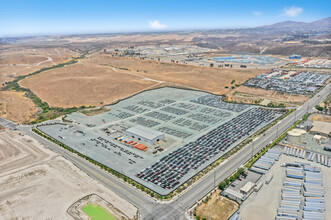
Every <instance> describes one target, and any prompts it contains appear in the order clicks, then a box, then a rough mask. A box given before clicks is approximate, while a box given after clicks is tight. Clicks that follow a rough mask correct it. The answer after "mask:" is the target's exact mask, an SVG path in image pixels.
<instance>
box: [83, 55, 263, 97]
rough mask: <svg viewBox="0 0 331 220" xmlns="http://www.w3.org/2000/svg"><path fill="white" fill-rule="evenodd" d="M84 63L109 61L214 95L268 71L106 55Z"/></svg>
mask: <svg viewBox="0 0 331 220" xmlns="http://www.w3.org/2000/svg"><path fill="white" fill-rule="evenodd" d="M85 62H90V63H98V64H108V65H111V66H113V67H117V68H121V69H122V71H126V70H125V69H128V70H130V71H129V72H130V73H131V74H134V75H140V76H145V77H148V78H151V79H154V80H159V81H164V82H169V83H175V84H179V85H184V86H188V87H192V88H195V89H200V90H204V91H208V92H212V93H215V94H224V93H226V92H227V91H229V90H228V89H226V88H224V87H225V86H228V87H231V86H232V85H231V81H232V80H233V79H234V80H235V83H236V84H241V83H243V82H245V81H246V80H247V79H249V78H252V77H254V76H256V75H259V74H261V73H264V72H265V71H266V70H243V69H221V68H217V67H215V68H208V67H198V66H192V65H185V64H173V63H164V62H156V61H150V60H141V59H136V58H121V57H111V56H110V55H106V54H99V55H95V56H92V57H91V58H89V59H87V60H86V61H85ZM126 72H128V71H126Z"/></svg>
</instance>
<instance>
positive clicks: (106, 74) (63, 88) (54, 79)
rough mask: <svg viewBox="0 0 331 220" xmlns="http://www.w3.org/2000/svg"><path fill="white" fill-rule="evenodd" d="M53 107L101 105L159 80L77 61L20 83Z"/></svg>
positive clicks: (151, 85) (153, 84) (133, 92)
mask: <svg viewBox="0 0 331 220" xmlns="http://www.w3.org/2000/svg"><path fill="white" fill-rule="evenodd" d="M20 84H21V86H23V87H26V88H29V89H31V90H32V91H33V92H35V93H36V94H37V95H38V96H39V97H40V98H41V99H42V100H44V101H46V102H48V103H49V104H50V105H51V106H57V107H74V106H76V107H79V106H82V105H86V106H89V105H93V106H100V105H103V104H107V103H111V102H113V101H114V100H117V99H120V98H124V97H126V96H129V95H132V94H135V93H137V92H139V91H141V90H144V89H147V88H149V87H153V86H155V85H157V84H159V82H155V81H150V80H147V79H145V78H144V77H141V76H133V75H130V74H126V73H122V72H116V71H114V70H113V69H112V68H110V67H107V66H101V65H97V64H90V63H77V64H73V65H69V66H65V67H63V68H57V69H53V70H49V71H45V72H42V73H40V74H37V75H34V76H30V77H28V78H26V79H24V80H22V81H21V82H20Z"/></svg>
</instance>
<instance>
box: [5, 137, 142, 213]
mask: <svg viewBox="0 0 331 220" xmlns="http://www.w3.org/2000/svg"><path fill="white" fill-rule="evenodd" d="M93 193H95V194H98V195H100V196H101V197H102V198H104V199H105V200H107V201H108V202H110V203H111V204H112V205H114V207H116V208H117V209H118V210H120V211H121V212H123V213H125V214H126V215H127V216H129V217H130V218H133V216H134V215H135V214H136V212H137V209H136V208H135V207H134V206H132V205H131V204H129V203H128V202H126V201H125V200H123V199H122V198H120V197H118V196H117V195H116V194H115V193H114V192H112V191H110V190H108V189H107V188H105V187H104V186H102V185H101V184H99V183H98V182H96V181H95V180H93V179H92V178H90V177H89V176H88V175H87V174H85V173H84V172H82V171H81V170H79V169H78V168H77V167H75V166H74V165H72V164H71V163H69V162H68V161H67V160H65V159H64V158H62V157H60V156H58V155H57V154H55V153H53V152H51V151H49V150H47V149H45V148H44V147H43V146H41V145H40V144H39V143H38V142H37V141H35V140H34V139H32V138H30V137H28V136H26V135H25V136H21V135H19V133H18V132H14V131H9V130H5V131H2V132H0V216H1V219H72V218H71V217H70V216H69V215H68V214H67V209H68V208H69V207H70V205H72V204H73V203H75V202H76V201H77V200H79V199H80V198H82V197H84V196H86V195H88V194H93Z"/></svg>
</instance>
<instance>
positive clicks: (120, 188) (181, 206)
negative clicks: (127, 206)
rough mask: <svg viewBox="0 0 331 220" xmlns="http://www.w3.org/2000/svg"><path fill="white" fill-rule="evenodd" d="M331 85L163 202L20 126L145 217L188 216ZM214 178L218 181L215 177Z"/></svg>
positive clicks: (318, 99) (317, 99)
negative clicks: (176, 194)
mask: <svg viewBox="0 0 331 220" xmlns="http://www.w3.org/2000/svg"><path fill="white" fill-rule="evenodd" d="M330 89H331V84H328V85H327V86H326V87H325V88H324V89H323V90H322V91H320V92H319V93H318V94H316V95H315V96H314V97H313V98H312V99H310V100H309V101H308V102H306V103H305V104H304V105H303V106H301V107H299V108H298V109H297V110H296V111H295V112H294V113H292V114H291V115H289V116H287V117H286V118H285V119H283V120H282V121H280V122H279V123H278V124H277V125H275V126H273V127H272V128H270V129H269V130H268V131H266V132H265V135H264V136H261V137H260V138H257V139H255V140H254V141H253V142H252V143H251V144H249V145H247V146H246V147H244V148H243V149H242V150H240V151H239V152H237V153H236V154H235V155H233V157H231V158H230V160H228V161H227V162H226V163H224V164H222V166H219V167H217V168H216V169H215V170H214V171H213V172H211V173H209V174H208V175H206V176H205V177H204V178H203V179H201V180H199V181H198V182H197V183H195V184H194V185H193V186H192V187H190V188H188V189H187V190H185V191H184V192H183V193H182V194H181V195H180V196H179V197H176V198H175V199H173V200H172V201H170V202H168V203H160V202H157V201H155V200H154V199H152V198H150V197H149V196H147V195H145V194H144V193H142V192H140V191H138V190H136V189H135V188H133V187H131V186H129V185H127V184H126V183H124V182H123V181H121V180H119V179H117V178H116V177H113V176H112V175H110V174H108V173H106V172H105V171H103V170H101V169H99V168H97V167H96V166H94V165H92V164H91V163H89V162H88V161H86V160H84V159H83V158H80V157H78V156H76V155H74V154H72V153H70V152H68V151H66V150H64V149H63V148H61V147H60V146H58V145H56V144H54V143H52V142H50V141H48V140H46V139H44V138H42V137H40V136H39V135H36V134H34V133H33V132H32V131H31V127H30V126H19V127H18V128H19V129H21V130H22V131H24V132H25V133H26V134H28V135H30V136H32V137H34V138H35V139H37V140H38V141H40V142H41V143H43V144H45V146H47V147H49V148H50V149H52V150H54V151H55V152H58V153H59V154H61V155H63V156H64V157H65V158H67V159H68V160H69V161H71V162H72V163H74V164H75V165H76V166H77V167H79V168H80V169H82V170H83V171H85V172H86V173H87V174H89V175H90V176H91V177H93V178H94V179H96V180H98V181H99V182H101V183H103V184H104V185H105V186H106V187H108V188H109V189H111V190H113V191H115V192H116V193H117V194H118V195H120V196H121V197H122V198H124V199H126V200H127V201H129V202H131V203H132V204H133V205H135V206H136V207H138V209H139V211H140V214H141V217H142V219H185V211H186V210H187V209H188V208H189V207H191V206H192V205H193V204H194V203H195V202H196V201H197V200H199V199H201V198H202V197H203V196H204V195H205V194H207V193H208V192H209V191H211V190H212V189H213V188H214V187H215V185H214V182H216V183H218V182H220V181H222V180H224V179H225V178H226V177H228V176H229V175H230V174H231V173H233V172H234V171H236V169H237V168H238V167H240V166H241V165H243V164H244V163H245V162H246V161H248V160H249V159H250V158H251V156H252V153H256V152H258V151H259V150H261V149H262V148H263V147H264V146H265V145H266V144H268V143H270V142H271V141H273V140H274V139H275V138H277V136H279V134H281V133H282V132H284V131H285V130H286V129H288V128H289V127H290V126H291V125H292V124H293V123H294V122H295V121H296V120H298V119H300V118H301V117H302V116H303V115H304V114H306V113H307V112H312V111H313V110H312V109H313V107H314V106H315V105H317V104H318V103H320V102H321V101H322V100H323V99H325V98H326V96H327V95H328V94H330ZM0 123H1V124H2V125H5V126H6V124H7V123H8V122H6V121H3V120H1V121H0ZM7 125H8V124H7ZM8 126H9V127H10V126H13V125H12V124H9V125H8ZM14 127H16V126H14ZM214 178H215V179H216V181H214Z"/></svg>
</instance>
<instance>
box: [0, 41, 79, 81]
mask: <svg viewBox="0 0 331 220" xmlns="http://www.w3.org/2000/svg"><path fill="white" fill-rule="evenodd" d="M1 49H2V50H1V53H0V82H1V84H3V83H4V82H8V81H11V80H13V79H14V77H16V76H22V75H27V74H29V73H32V72H35V71H37V70H39V69H41V68H43V67H47V66H52V65H55V64H57V63H62V62H65V61H67V60H69V59H71V57H74V56H78V53H77V52H73V51H71V50H68V49H66V48H38V49H24V48H19V47H16V46H8V47H2V48H1Z"/></svg>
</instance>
